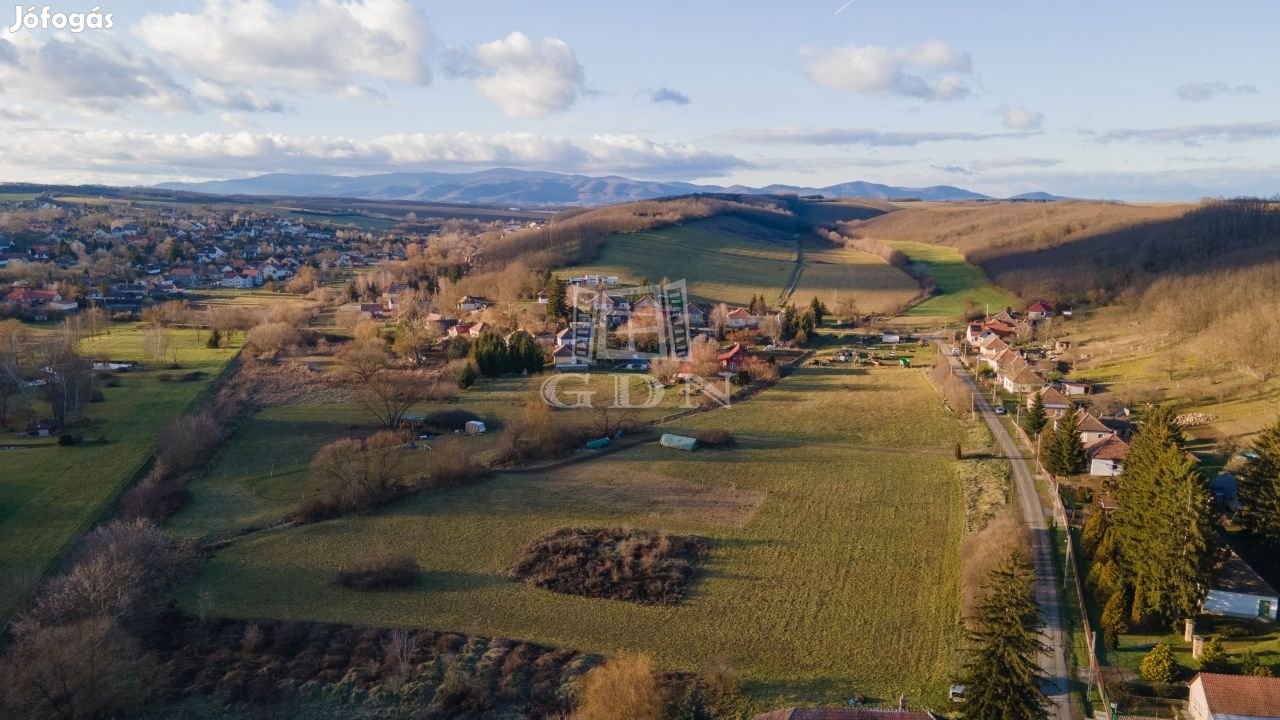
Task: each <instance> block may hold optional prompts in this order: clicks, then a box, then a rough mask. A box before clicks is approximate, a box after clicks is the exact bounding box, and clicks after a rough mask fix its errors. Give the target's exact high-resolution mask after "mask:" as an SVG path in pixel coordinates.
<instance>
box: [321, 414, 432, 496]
mask: <svg viewBox="0 0 1280 720" xmlns="http://www.w3.org/2000/svg"><path fill="white" fill-rule="evenodd" d="M407 441H408V436H407V435H406V434H405V433H401V432H392V431H388V430H383V431H381V432H377V433H374V434H373V435H372V436H370V437H369V438H367V439H364V440H359V439H356V438H344V439H342V440H335V441H333V442H331V443H329V444H328V445H325V446H324V447H322V448H320V450H319V451H318V452H316V455H315V457H314V458H313V459H312V461H311V472H312V474H313V475H314V476H315V477H316V478H317V479H319V481H320V482H321V485H322V487H321V491H320V499H321V500H322V501H323V502H325V503H326V504H328V505H330V506H332V507H334V508H336V509H338V510H367V509H369V508H373V507H377V506H379V505H383V504H385V503H387V502H389V501H390V500H392V499H394V498H396V497H399V496H401V495H403V494H404V493H405V491H406V490H407V489H408V485H409V477H408V475H409V469H408V456H407V453H408V451H407V450H406V449H405V447H404V446H405V443H406V442H407Z"/></svg>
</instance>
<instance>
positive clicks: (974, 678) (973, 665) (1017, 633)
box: [961, 551, 1048, 720]
mask: <svg viewBox="0 0 1280 720" xmlns="http://www.w3.org/2000/svg"><path fill="white" fill-rule="evenodd" d="M983 592H984V597H983V600H982V602H981V603H980V604H979V606H978V612H977V615H976V617H974V618H973V623H972V624H973V627H972V629H971V630H970V631H969V640H970V642H971V643H972V645H973V648H972V650H971V651H970V654H969V658H968V659H967V660H966V662H965V666H964V678H963V679H962V680H961V682H963V683H964V685H965V704H964V717H965V718H971V719H972V720H1041V719H1042V718H1045V717H1047V716H1048V715H1047V712H1046V706H1047V705H1048V699H1047V698H1046V697H1045V695H1044V691H1043V690H1042V689H1041V684H1042V683H1043V682H1044V679H1045V678H1044V674H1043V673H1042V672H1041V670H1040V665H1039V663H1038V662H1037V655H1038V654H1039V653H1040V652H1042V651H1044V650H1045V645H1044V643H1043V642H1042V641H1041V640H1040V630H1041V627H1042V625H1041V622H1040V610H1039V608H1038V607H1037V606H1036V598H1035V571H1034V570H1032V568H1031V565H1030V564H1029V563H1028V562H1027V561H1026V559H1025V558H1024V557H1022V555H1021V553H1019V552H1016V551H1015V552H1014V553H1012V554H1010V555H1009V557H1008V558H1006V559H1005V560H1004V561H1003V562H1001V563H1000V565H999V566H997V567H996V568H995V569H994V570H992V571H991V574H990V575H988V577H987V582H986V583H985V584H984V585H983Z"/></svg>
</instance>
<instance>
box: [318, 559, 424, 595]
mask: <svg viewBox="0 0 1280 720" xmlns="http://www.w3.org/2000/svg"><path fill="white" fill-rule="evenodd" d="M417 579H418V561H417V560H414V559H413V558H412V557H410V556H408V555H390V556H387V557H379V558H372V559H369V560H363V561H361V562H358V563H356V564H355V565H353V566H351V567H350V568H344V569H342V570H340V571H339V572H338V579H337V580H336V581H335V582H336V583H337V584H338V585H341V586H342V587H348V588H352V589H353V590H403V589H405V588H407V587H411V586H412V585H413V584H414V582H415V581H416V580H417Z"/></svg>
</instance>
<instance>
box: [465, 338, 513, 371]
mask: <svg viewBox="0 0 1280 720" xmlns="http://www.w3.org/2000/svg"><path fill="white" fill-rule="evenodd" d="M471 359H472V360H474V361H475V364H476V369H478V370H479V371H480V374H481V375H484V376H485V377H498V376H499V375H502V373H504V372H507V370H508V369H509V365H508V358H507V343H506V342H505V341H504V340H503V339H502V336H501V335H499V334H498V333H496V332H494V331H492V330H486V331H485V332H484V333H481V335H480V337H479V338H477V339H476V341H475V342H474V343H472V345H471Z"/></svg>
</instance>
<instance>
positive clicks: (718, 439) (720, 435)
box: [693, 429, 734, 448]
mask: <svg viewBox="0 0 1280 720" xmlns="http://www.w3.org/2000/svg"><path fill="white" fill-rule="evenodd" d="M693 437H694V438H695V439H696V440H697V441H698V444H699V445H702V446H703V447H709V448H727V447H730V446H732V445H733V443H734V438H733V433H731V432H729V431H728V430H723V429H715V430H699V431H697V432H696V433H694V434H693Z"/></svg>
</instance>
